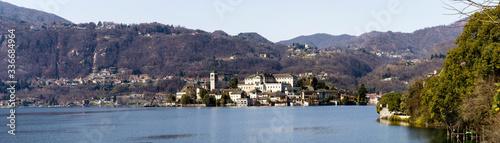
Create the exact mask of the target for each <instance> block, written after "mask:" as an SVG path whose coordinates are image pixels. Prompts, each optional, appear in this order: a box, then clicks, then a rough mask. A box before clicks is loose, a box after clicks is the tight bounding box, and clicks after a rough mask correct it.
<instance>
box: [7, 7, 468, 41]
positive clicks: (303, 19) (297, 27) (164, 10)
mask: <svg viewBox="0 0 500 143" xmlns="http://www.w3.org/2000/svg"><path fill="white" fill-rule="evenodd" d="M3 1H5V2H9V3H11V4H14V5H17V6H21V7H26V8H32V9H37V10H41V11H45V12H48V13H53V14H56V15H58V16H61V17H63V18H65V19H67V20H70V21H72V22H74V23H87V22H95V23H97V22H99V21H109V22H115V23H124V24H134V23H135V24H138V23H150V22H158V23H163V24H169V25H174V26H177V25H180V26H183V27H186V28H190V29H201V30H204V31H207V32H213V31H215V30H223V31H225V32H226V33H228V34H230V35H237V34H238V33H242V32H257V33H259V34H260V35H262V36H264V37H266V38H267V39H269V40H270V41H273V42H278V41H281V40H289V39H292V38H295V37H298V36H301V35H311V34H315V33H327V34H332V35H341V34H349V35H356V36H357V35H361V34H363V33H366V32H370V31H373V30H376V31H382V32H385V31H393V32H407V33H409V32H413V31H415V30H418V29H422V28H426V27H432V26H438V25H448V24H451V23H453V22H455V21H457V20H459V19H460V18H463V17H460V16H458V15H449V14H452V13H454V12H453V11H451V10H448V9H446V8H444V7H446V5H445V4H444V3H443V2H442V1H440V0H356V1H352V0H161V1H160V0H142V1H132V0H3ZM443 1H444V2H447V1H449V0H443Z"/></svg>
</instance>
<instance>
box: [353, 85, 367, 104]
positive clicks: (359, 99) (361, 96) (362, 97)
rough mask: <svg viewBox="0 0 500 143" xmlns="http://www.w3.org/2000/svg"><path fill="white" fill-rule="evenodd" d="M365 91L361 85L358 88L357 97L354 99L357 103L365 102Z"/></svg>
mask: <svg viewBox="0 0 500 143" xmlns="http://www.w3.org/2000/svg"><path fill="white" fill-rule="evenodd" d="M366 92H367V89H366V88H365V84H361V85H360V86H359V88H358V96H357V97H356V101H357V102H367V101H368V100H367V99H366Z"/></svg>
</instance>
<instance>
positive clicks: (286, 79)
mask: <svg viewBox="0 0 500 143" xmlns="http://www.w3.org/2000/svg"><path fill="white" fill-rule="evenodd" d="M244 81H245V84H238V88H239V89H241V90H243V91H245V92H247V93H249V92H251V91H253V90H260V91H262V92H283V91H285V88H287V87H293V86H296V85H297V77H294V76H292V75H290V74H275V75H273V74H255V75H251V76H248V77H246V78H245V80H244Z"/></svg>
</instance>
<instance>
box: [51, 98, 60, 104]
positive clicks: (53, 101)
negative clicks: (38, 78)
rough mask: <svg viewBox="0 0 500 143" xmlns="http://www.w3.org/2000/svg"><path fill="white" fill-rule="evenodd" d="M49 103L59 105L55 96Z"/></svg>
mask: <svg viewBox="0 0 500 143" xmlns="http://www.w3.org/2000/svg"><path fill="white" fill-rule="evenodd" d="M49 105H59V103H58V102H57V100H56V99H55V98H54V97H52V98H51V99H50V100H49Z"/></svg>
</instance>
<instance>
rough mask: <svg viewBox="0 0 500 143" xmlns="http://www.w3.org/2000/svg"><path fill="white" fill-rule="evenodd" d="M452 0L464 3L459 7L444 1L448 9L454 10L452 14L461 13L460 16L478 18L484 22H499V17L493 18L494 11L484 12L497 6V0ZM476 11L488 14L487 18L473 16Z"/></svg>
mask: <svg viewBox="0 0 500 143" xmlns="http://www.w3.org/2000/svg"><path fill="white" fill-rule="evenodd" d="M452 1H453V2H457V3H458V4H463V5H464V6H462V7H464V8H459V7H457V6H453V5H452V4H448V3H445V4H446V5H447V7H446V8H447V9H448V10H452V11H454V12H456V13H454V14H457V15H461V16H467V17H469V18H470V19H475V20H480V21H481V22H485V23H493V24H499V23H500V20H499V19H495V18H494V17H495V13H489V12H485V11H488V10H490V9H495V8H497V7H498V0H482V1H478V0H452ZM478 12H480V13H483V15H485V16H488V18H486V19H482V18H477V17H474V15H473V14H475V13H478Z"/></svg>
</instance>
